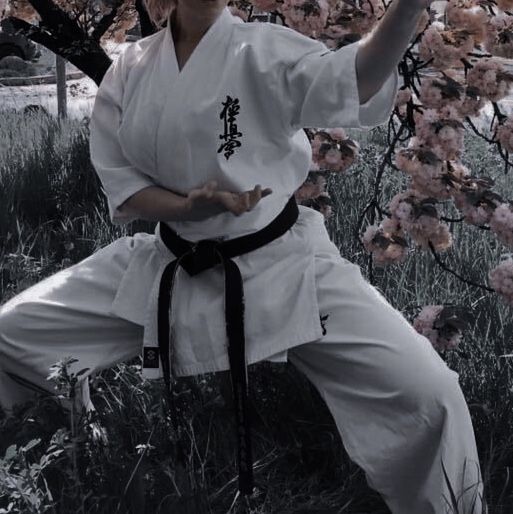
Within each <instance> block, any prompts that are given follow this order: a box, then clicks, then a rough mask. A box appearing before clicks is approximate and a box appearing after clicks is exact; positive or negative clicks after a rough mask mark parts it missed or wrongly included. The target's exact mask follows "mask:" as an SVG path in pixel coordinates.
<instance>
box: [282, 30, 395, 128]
mask: <svg viewBox="0 0 513 514" xmlns="http://www.w3.org/2000/svg"><path fill="white" fill-rule="evenodd" d="M277 35H278V39H279V41H278V44H279V47H280V48H281V49H282V50H281V52H282V54H283V64H282V66H279V67H278V68H279V70H278V76H279V78H278V80H279V89H280V91H281V101H282V105H283V106H284V107H285V111H286V112H285V116H286V117H287V121H288V123H289V126H290V127H291V128H292V129H294V130H300V129H301V128H303V127H322V128H359V129H369V128H372V127H375V126H378V125H381V124H382V123H384V122H385V121H387V120H388V118H389V117H390V115H391V113H392V111H393V109H394V105H395V99H396V96H397V92H398V89H399V85H400V84H399V72H398V70H397V68H396V69H395V70H394V71H393V72H392V73H391V74H390V75H389V76H388V78H387V79H386V81H385V82H384V83H383V85H382V86H381V88H380V89H379V90H378V91H377V92H376V93H375V94H374V95H373V96H372V97H371V98H370V99H369V100H368V101H367V102H366V103H364V104H360V97H359V94H358V82H357V76H356V54H357V51H358V48H359V46H360V45H361V44H362V41H361V40H360V41H356V42H354V43H350V44H348V45H345V46H343V47H342V48H339V49H338V50H330V49H329V48H328V47H327V46H326V45H325V44H324V43H322V42H320V41H314V40H313V39H311V38H308V37H306V36H303V35H302V34H300V33H299V32H296V31H294V30H292V29H289V28H286V27H281V30H278V33H277Z"/></svg>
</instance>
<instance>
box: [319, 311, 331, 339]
mask: <svg viewBox="0 0 513 514" xmlns="http://www.w3.org/2000/svg"><path fill="white" fill-rule="evenodd" d="M328 316H329V314H326V316H322V315H321V314H319V318H320V320H321V327H322V335H323V336H325V335H326V334H327V332H326V325H325V323H326V320H327V319H328Z"/></svg>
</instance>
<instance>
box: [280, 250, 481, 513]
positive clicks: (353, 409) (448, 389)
mask: <svg viewBox="0 0 513 514" xmlns="http://www.w3.org/2000/svg"><path fill="white" fill-rule="evenodd" d="M324 257H325V258H322V259H319V260H318V265H317V280H318V282H317V283H318V299H319V307H320V313H321V315H322V316H324V317H325V320H324V326H325V330H326V333H325V335H324V336H323V337H322V338H321V339H320V340H318V341H314V342H311V343H307V344H304V345H300V346H297V347H295V348H292V349H290V350H289V360H290V362H291V363H292V364H294V365H295V366H296V367H297V368H298V369H299V370H300V371H302V372H303V373H304V374H305V375H306V376H307V377H308V379H309V380H311V382H312V383H313V384H314V385H315V387H316V388H317V389H318V391H319V392H320V394H321V396H322V397H323V398H324V400H325V402H326V404H327V406H328V408H329V409H330V412H331V413H332V415H333V418H334V420H335V423H336V425H337V428H338V430H339V433H340V435H341V438H342V441H343V444H344V446H345V448H346V450H347V452H348V455H349V456H350V458H351V459H352V460H353V461H354V462H356V463H357V464H358V465H359V466H360V467H361V468H362V469H363V470H364V472H365V474H366V478H367V482H368V484H369V486H370V487H372V488H373V489H375V490H377V491H378V492H379V493H380V494H381V495H382V497H383V499H384V501H385V502H386V503H387V505H388V507H389V508H390V509H391V511H392V512H393V514H445V513H452V512H458V514H471V513H472V514H484V513H485V510H484V506H483V505H482V504H481V500H480V498H479V496H480V495H481V496H482V495H483V485H482V478H481V470H480V465H479V458H478V453H477V448H476V442H475V437H474V431H473V427H472V421H471V418H470V413H469V411H468V407H467V404H466V401H465V398H464V395H463V393H462V391H461V388H460V386H459V382H458V374H457V373H456V372H455V371H452V370H450V369H449V368H448V366H447V365H446V364H445V362H444V361H443V360H442V358H441V357H440V356H439V355H438V353H437V352H436V351H435V350H434V348H433V347H432V345H431V343H430V342H429V341H428V340H427V338H425V337H424V336H421V335H420V334H418V333H417V332H416V331H415V330H414V329H413V327H412V326H411V325H410V323H408V321H407V320H406V319H405V318H404V317H403V316H402V314H401V313H400V312H399V311H397V310H395V309H394V308H393V307H392V306H391V305H390V304H389V303H388V302H387V300H386V299H385V298H384V297H383V296H382V295H381V293H379V291H378V290H377V289H376V288H374V287H373V286H371V285H370V284H369V283H368V282H367V281H366V280H365V279H364V278H363V276H362V275H361V273H360V270H359V268H358V266H356V265H354V264H351V263H349V262H348V261H345V260H343V259H342V258H341V257H340V256H338V255H337V256H333V255H332V256H328V255H325V256H324ZM316 262H317V261H316ZM326 316H327V317H326ZM442 461H443V465H444V466H445V470H446V472H447V475H448V479H449V481H450V483H451V485H452V488H453V490H454V492H455V494H456V496H457V497H460V498H459V501H458V509H459V510H458V511H454V510H451V508H450V507H449V503H448V502H450V501H451V500H450V492H449V488H448V487H447V485H446V482H445V479H444V473H443V469H442ZM464 467H465V472H463V470H464ZM467 488H468V490H466V491H465V489H467ZM444 497H445V498H446V499H447V500H448V501H446V500H445V499H444ZM474 502H475V506H474V509H473V510H472V505H473V503H474Z"/></svg>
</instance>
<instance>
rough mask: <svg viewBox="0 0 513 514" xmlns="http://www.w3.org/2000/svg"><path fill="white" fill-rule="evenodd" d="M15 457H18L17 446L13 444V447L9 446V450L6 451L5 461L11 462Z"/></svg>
mask: <svg viewBox="0 0 513 514" xmlns="http://www.w3.org/2000/svg"><path fill="white" fill-rule="evenodd" d="M14 457H16V445H15V444H11V446H9V448H7V450H6V451H5V456H4V459H5V460H11V459H13V458H14Z"/></svg>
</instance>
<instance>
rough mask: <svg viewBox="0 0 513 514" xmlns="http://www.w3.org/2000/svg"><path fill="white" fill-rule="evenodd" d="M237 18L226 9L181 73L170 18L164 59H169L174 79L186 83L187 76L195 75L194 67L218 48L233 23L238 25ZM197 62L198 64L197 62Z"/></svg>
mask: <svg viewBox="0 0 513 514" xmlns="http://www.w3.org/2000/svg"><path fill="white" fill-rule="evenodd" d="M235 18H236V16H233V15H232V13H231V12H230V10H229V9H228V7H225V8H224V9H223V11H222V12H221V14H220V15H219V17H218V18H217V19H216V21H215V22H214V23H213V24H212V25H211V26H210V27H209V29H208V30H207V32H206V33H205V34H204V35H203V37H202V38H201V39H200V41H199V43H198V44H197V45H196V48H195V49H194V51H193V52H192V54H191V55H190V56H189V59H188V60H187V62H186V63H185V66H184V67H183V69H182V71H180V69H179V67H178V61H177V59H176V49H175V45H174V41H173V33H172V30H171V22H170V16H169V17H168V20H167V27H166V35H165V37H164V57H165V58H166V59H167V62H168V66H169V68H170V69H171V70H172V74H173V77H174V78H175V79H178V78H180V80H181V79H183V80H184V81H185V79H186V76H187V75H189V73H194V71H191V70H194V67H195V66H197V65H198V64H200V65H201V55H202V54H205V55H206V56H208V53H209V49H210V51H211V49H212V48H215V47H216V43H218V40H219V39H220V38H221V36H223V35H224V36H226V35H227V29H228V28H229V26H230V25H231V24H232V23H238V22H237V20H236V19H235ZM196 61H197V62H196ZM196 74H197V76H198V77H199V75H200V74H201V73H200V70H199V71H197V73H196Z"/></svg>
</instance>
